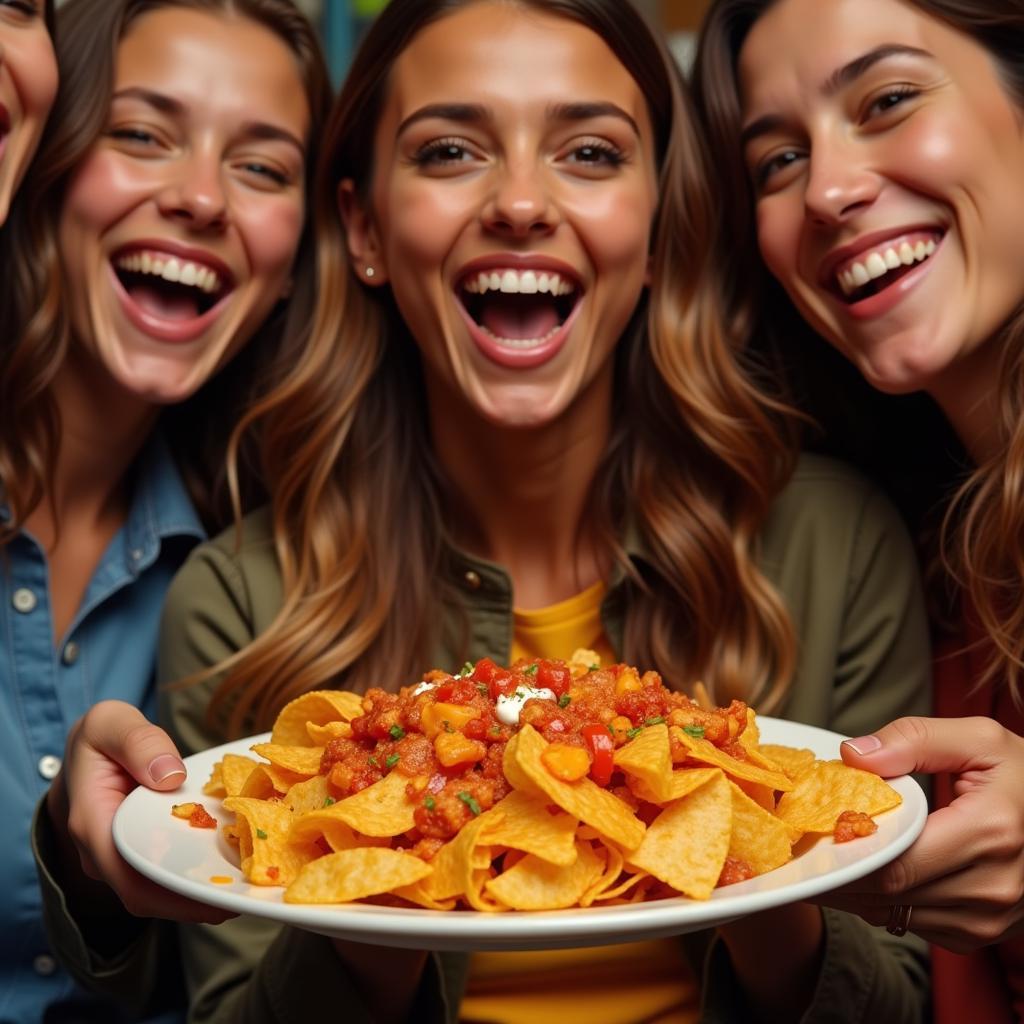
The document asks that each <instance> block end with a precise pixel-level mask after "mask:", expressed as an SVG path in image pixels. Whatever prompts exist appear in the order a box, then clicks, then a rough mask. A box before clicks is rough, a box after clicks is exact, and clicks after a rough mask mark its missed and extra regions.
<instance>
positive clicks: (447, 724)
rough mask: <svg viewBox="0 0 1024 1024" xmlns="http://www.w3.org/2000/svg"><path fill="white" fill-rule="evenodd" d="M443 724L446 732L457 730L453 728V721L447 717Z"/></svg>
mask: <svg viewBox="0 0 1024 1024" xmlns="http://www.w3.org/2000/svg"><path fill="white" fill-rule="evenodd" d="M441 724H442V725H443V726H444V731H445V732H455V730H454V729H453V728H452V723H451V722H449V721H448V720H447V719H445V720H444V721H443V722H442V723H441Z"/></svg>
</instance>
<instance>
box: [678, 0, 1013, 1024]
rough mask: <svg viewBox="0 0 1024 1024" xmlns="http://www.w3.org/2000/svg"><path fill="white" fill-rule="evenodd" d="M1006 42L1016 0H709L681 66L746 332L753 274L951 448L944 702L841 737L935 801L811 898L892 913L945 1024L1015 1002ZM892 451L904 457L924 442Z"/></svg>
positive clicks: (877, 919)
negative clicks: (933, 777)
mask: <svg viewBox="0 0 1024 1024" xmlns="http://www.w3.org/2000/svg"><path fill="white" fill-rule="evenodd" d="M1022 54H1024V4H1022V3H1021V2H1020V0H975V2H971V3H960V2H956V0H857V2H856V3H854V2H852V0H834V2H831V3H828V4H821V3H816V2H814V0H777V2H771V0H719V2H717V3H716V4H715V5H714V6H713V8H712V11H711V13H710V15H709V18H708V21H707V23H706V25H705V29H704V35H703V38H702V43H701V48H700V56H699V60H698V67H697V80H698V84H699V89H700V94H701V100H702V106H703V110H704V115H705V117H706V120H707V125H708V129H709V136H710V140H711V143H712V147H711V148H712V159H713V161H714V163H715V166H716V171H717V173H718V175H719V177H718V179H717V180H718V181H720V182H722V183H723V192H722V193H721V194H720V197H719V203H720V205H721V207H722V208H723V209H725V210H727V211H730V214H729V215H727V217H728V221H727V224H728V229H727V231H726V232H724V235H725V236H727V237H728V245H729V253H728V254H725V253H723V260H722V265H723V273H724V274H725V275H726V276H727V277H728V279H729V284H730V290H731V294H732V296H733V298H734V305H733V311H732V312H733V314H734V315H735V316H736V317H737V318H742V319H744V320H745V322H746V323H748V324H752V325H754V326H753V330H754V331H755V332H756V331H759V330H765V331H771V330H774V329H777V328H778V326H779V325H780V324H782V323H784V322H786V320H787V317H788V311H787V310H786V309H785V304H786V299H785V296H783V295H782V294H781V293H780V292H779V291H778V289H772V288H771V287H770V286H767V285H765V284H764V280H763V279H764V278H765V277H767V274H766V273H765V271H770V273H771V274H773V275H774V276H775V278H776V279H777V281H778V283H779V284H781V286H782V288H783V289H784V290H785V293H787V294H788V298H789V300H790V301H791V302H792V305H793V306H794V307H795V308H796V310H798V311H799V313H800V314H801V315H802V317H803V318H804V320H806V322H807V323H808V324H809V325H810V326H811V327H812V328H813V329H814V330H815V331H816V332H817V333H818V334H820V335H821V337H823V338H824V339H825V340H826V341H827V342H829V343H830V344H831V345H832V346H834V348H835V349H837V350H838V351H839V352H840V353H841V354H842V355H844V356H845V357H846V358H847V359H848V360H849V361H850V362H851V363H852V364H853V365H854V366H855V367H856V368H857V369H858V370H859V371H860V373H861V374H862V375H863V377H864V378H865V380H866V381H867V382H868V383H869V384H871V385H873V386H874V387H875V388H877V389H879V390H880V391H882V392H886V393H888V394H890V395H905V394H909V393H912V392H923V393H925V394H926V395H928V396H929V397H930V398H931V399H932V400H933V402H934V405H935V406H936V407H937V408H938V409H939V410H941V413H942V415H943V416H944V417H945V419H946V421H948V424H949V426H950V427H951V428H952V430H953V431H954V432H955V434H956V437H957V438H958V439H959V442H960V444H961V445H962V447H963V450H964V452H965V453H966V457H967V460H968V461H969V462H970V463H971V464H972V469H973V472H971V473H970V474H969V475H968V476H967V479H966V482H964V476H965V474H963V473H962V472H959V471H958V472H957V473H956V475H953V476H950V477H949V478H947V479H946V480H945V485H946V486H945V491H946V495H944V500H946V501H947V502H948V504H947V506H946V510H945V520H944V523H943V526H942V535H943V536H942V552H941V554H942V558H943V562H944V565H943V566H941V567H940V568H942V570H943V571H942V572H941V580H942V583H941V587H942V590H943V595H942V596H943V597H944V598H945V603H947V604H949V603H950V602H949V593H950V591H952V592H953V594H954V600H953V601H952V605H953V607H952V608H951V610H950V612H949V614H947V615H946V618H947V619H951V620H952V621H953V623H954V625H953V627H952V628H950V624H949V622H945V623H943V624H942V625H941V627H940V626H937V627H936V631H937V633H938V634H939V637H940V641H939V646H938V650H937V655H936V659H935V676H936V708H937V710H938V711H939V712H940V714H942V715H945V716H949V718H948V719H945V718H943V719H929V720H923V721H916V722H906V721H904V722H896V723H894V724H892V725H890V726H887V727H886V728H884V729H882V730H880V731H878V732H877V733H874V734H872V735H869V736H864V737H859V738H856V739H854V740H851V741H850V742H849V743H848V744H847V745H846V749H845V750H844V757H845V758H846V759H847V760H848V761H849V762H850V763H853V764H856V765H858V766H860V767H865V768H870V769H871V770H873V771H877V772H880V773H882V774H887V773H888V774H899V773H902V772H906V771H913V770H919V771H927V772H937V773H947V774H944V775H940V776H939V778H938V780H937V781H938V791H939V797H940V804H942V805H946V804H948V805H949V806H943V807H942V809H941V810H938V811H937V812H935V813H934V814H933V815H932V816H931V818H930V819H929V822H928V824H927V826H926V828H925V831H924V834H923V835H922V836H921V838H920V839H919V840H918V841H917V843H916V844H915V845H914V846H913V847H912V848H911V849H910V850H909V851H908V852H907V853H906V854H904V856H903V857H901V858H900V859H899V860H898V861H896V862H895V863H893V864H891V865H889V866H888V867H887V868H886V869H884V870H883V871H882V872H880V873H879V874H878V875H877V876H876V877H872V878H869V879H866V880H863V881H862V882H860V883H857V884H856V885H855V886H851V887H850V891H848V892H845V893H840V894H835V896H834V897H832V896H830V897H829V899H830V901H833V902H834V903H835V905H837V906H844V907H847V908H849V909H852V910H855V911H857V912H859V913H862V914H863V915H864V916H865V918H866V919H867V920H869V921H872V922H874V923H876V924H884V923H885V922H886V921H887V920H889V919H890V916H891V915H893V914H896V913H897V912H900V913H902V914H903V915H904V916H906V915H907V914H908V913H911V912H910V908H913V909H912V914H911V917H910V927H911V928H912V929H913V930H914V931H915V932H917V933H918V934H919V935H921V936H924V937H926V938H928V939H929V940H931V941H932V942H933V943H935V944H936V949H935V952H934V984H935V1005H936V1012H937V1014H938V1019H940V1020H949V1021H954V1020H965V1019H972V1020H978V1021H1010V1020H1019V1019H1021V1017H1022V1015H1024V939H1022V938H1021V936H1022V935H1024V898H1022V893H1024V800H1022V795H1021V786H1020V780H1021V778H1022V777H1024V739H1022V737H1021V733H1024V716H1022V715H1021V710H1020V707H1021V705H1020V701H1021V696H1022V690H1021V685H1022V678H1024V674H1022V673H1024V611H1022V608H1024V605H1022V600H1021V598H1022V596H1024V571H1022V566H1024V552H1022V549H1021V543H1022V542H1021V538H1022V536H1024V500H1022V498H1021V493H1020V482H1019V481H1020V459H1021V454H1020V452H1021V446H1022V443H1024V440H1022V439H1024V415H1022V408H1021V396H1022V394H1024V390H1022V376H1021V375H1022V373H1024V361H1022V358H1021V353H1020V343H1019V342H1020V337H1021V330H1022V320H1021V316H1022V308H1024V282H1022V277H1021V272H1020V268H1021V267H1022V266H1024V192H1022V190H1021V180H1022V175H1024V127H1022V126H1024V78H1022V76H1021V68H1022V64H1021V56H1022ZM758 249H759V251H760V258H761V260H763V264H759V261H758V255H757V253H758ZM744 254H746V255H744ZM789 319H790V320H791V319H792V318H789ZM805 333H806V332H805ZM797 336H798V337H799V338H800V344H801V345H805V346H813V345H815V344H820V342H818V341H817V340H816V339H814V338H812V337H804V336H801V335H800V334H799V331H798V332H797ZM925 412H927V410H925ZM917 436H919V437H922V436H924V437H925V440H924V443H925V444H928V445H929V446H930V447H932V448H938V447H939V446H941V444H942V443H943V441H942V438H941V437H940V436H939V435H938V433H933V434H932V435H931V436H925V435H923V434H922V433H920V432H919V433H918V435H917ZM897 444H898V441H897ZM903 451H904V452H905V461H904V462H903V463H902V464H899V463H898V462H897V469H898V470H899V469H902V471H903V472H905V473H913V472H914V469H915V468H916V464H917V463H918V462H920V461H921V460H928V459H930V458H932V457H933V456H932V453H931V452H930V451H924V452H918V451H910V450H908V449H906V448H904V449H903ZM891 461H892V460H891ZM948 495H955V496H954V497H953V498H952V500H948ZM936 561H937V559H936ZM967 715H973V716H975V717H972V718H965V717H964V716H967ZM999 723H1002V724H999ZM992 943H998V944H997V945H994V946H991V947H990V948H987V949H984V948H979V947H982V946H985V945H986V944H992ZM971 951H974V952H973V953H972V952H971ZM960 953H962V954H970V955H964V956H960V955H954V954H960Z"/></svg>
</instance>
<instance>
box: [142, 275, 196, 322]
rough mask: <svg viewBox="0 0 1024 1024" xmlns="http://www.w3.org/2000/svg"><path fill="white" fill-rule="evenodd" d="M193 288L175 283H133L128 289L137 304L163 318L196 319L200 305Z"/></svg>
mask: <svg viewBox="0 0 1024 1024" xmlns="http://www.w3.org/2000/svg"><path fill="white" fill-rule="evenodd" d="M190 291H191V289H188V288H178V287H175V286H174V285H166V286H160V285H152V284H133V285H132V286H131V288H129V289H128V294H129V295H130V296H131V297H132V300H133V301H134V303H135V305H137V306H138V307H140V308H141V309H143V310H145V311H146V312H147V313H149V314H151V315H152V316H158V317H160V319H161V320H194V319H195V318H196V317H197V316H199V306H198V303H197V299H196V296H195V295H190V294H189V292H190Z"/></svg>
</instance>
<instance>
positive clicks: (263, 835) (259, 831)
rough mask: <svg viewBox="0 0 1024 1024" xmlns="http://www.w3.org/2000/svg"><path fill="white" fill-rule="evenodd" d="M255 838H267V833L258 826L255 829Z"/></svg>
mask: <svg viewBox="0 0 1024 1024" xmlns="http://www.w3.org/2000/svg"><path fill="white" fill-rule="evenodd" d="M256 838H257V839H266V838H267V833H266V832H264V831H263V829H261V828H258V829H256Z"/></svg>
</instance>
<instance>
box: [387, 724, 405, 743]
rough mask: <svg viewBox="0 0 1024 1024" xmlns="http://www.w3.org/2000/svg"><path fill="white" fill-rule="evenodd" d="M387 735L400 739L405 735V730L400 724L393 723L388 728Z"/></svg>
mask: <svg viewBox="0 0 1024 1024" xmlns="http://www.w3.org/2000/svg"><path fill="white" fill-rule="evenodd" d="M388 735H389V736H390V737H391V738H392V739H393V740H400V739H402V738H403V737H404V736H405V730H404V729H403V728H402V727H401V726H400V725H393V726H391V728H390V729H388Z"/></svg>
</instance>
